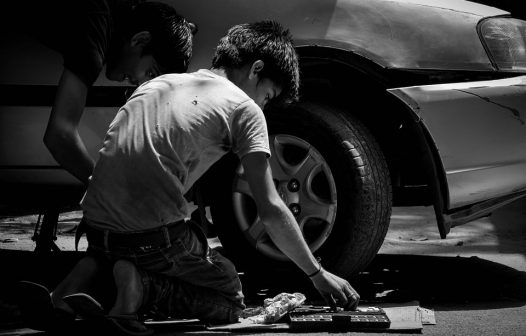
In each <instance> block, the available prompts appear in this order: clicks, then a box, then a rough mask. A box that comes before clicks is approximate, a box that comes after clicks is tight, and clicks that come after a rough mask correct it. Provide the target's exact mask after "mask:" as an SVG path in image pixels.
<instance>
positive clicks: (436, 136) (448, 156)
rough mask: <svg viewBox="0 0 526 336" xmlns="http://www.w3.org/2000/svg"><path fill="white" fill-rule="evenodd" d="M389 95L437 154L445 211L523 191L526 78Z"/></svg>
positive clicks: (525, 185)
mask: <svg viewBox="0 0 526 336" xmlns="http://www.w3.org/2000/svg"><path fill="white" fill-rule="evenodd" d="M388 91H389V92H390V93H391V94H393V95H394V96H396V97H397V98H399V99H400V100H401V101H402V102H404V103H405V104H406V105H407V107H408V108H409V109H411V110H412V112H413V113H414V115H415V116H416V117H417V118H418V120H420V123H421V125H422V126H423V127H424V128H425V129H426V130H427V132H428V134H429V135H430V139H431V141H432V142H433V144H432V146H431V147H433V148H436V149H437V154H438V155H437V157H438V158H439V160H438V161H439V162H437V163H436V165H437V168H438V169H439V170H441V171H442V172H443V175H444V176H445V177H446V184H447V190H442V192H445V193H446V195H444V196H445V197H444V199H445V200H446V204H444V207H445V209H446V211H450V212H451V211H454V209H458V208H462V207H465V206H469V205H472V204H475V203H478V202H483V201H487V200H491V199H497V198H499V197H502V196H505V195H509V194H513V193H520V192H522V191H524V190H526V99H525V97H526V76H518V77H513V78H507V79H499V80H491V81H477V82H464V83H451V84H439V85H424V86H412V87H403V88H393V89H389V90H388Z"/></svg>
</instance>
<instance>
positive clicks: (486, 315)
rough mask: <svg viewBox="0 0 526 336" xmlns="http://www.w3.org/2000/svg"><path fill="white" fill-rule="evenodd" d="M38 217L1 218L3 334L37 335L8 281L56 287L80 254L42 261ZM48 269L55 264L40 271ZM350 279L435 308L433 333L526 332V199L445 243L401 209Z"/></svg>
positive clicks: (372, 293)
mask: <svg viewBox="0 0 526 336" xmlns="http://www.w3.org/2000/svg"><path fill="white" fill-rule="evenodd" d="M36 220H37V217H36V216H26V217H16V218H0V260H1V264H2V265H3V266H4V267H3V272H2V277H1V278H2V281H3V282H2V284H3V285H2V288H1V289H2V291H1V293H2V294H3V295H2V296H0V298H5V299H4V301H3V302H0V303H1V306H0V309H1V310H0V326H3V329H4V331H3V332H1V331H0V335H8V334H9V335H18V334H23V333H34V332H32V331H31V330H29V329H23V330H18V331H12V330H11V331H10V330H9V329H10V328H13V327H16V326H19V324H17V321H18V323H19V317H18V316H17V315H16V305H15V304H13V300H14V298H13V296H12V288H9V286H10V285H12V282H9V279H11V280H16V279H19V278H20V277H23V276H28V275H31V276H33V277H35V276H37V277H41V278H42V279H43V281H48V283H49V284H50V286H52V283H53V281H56V279H57V278H60V276H61V275H62V274H63V273H64V272H66V271H67V269H68V267H70V265H72V264H73V263H74V262H75V260H76V258H77V257H78V254H75V253H73V252H66V253H62V254H61V256H60V257H55V260H54V261H53V263H51V264H46V262H49V260H48V261H43V260H39V259H35V258H34V256H33V254H32V253H31V252H29V251H31V250H32V249H33V248H34V243H33V242H32V241H31V235H32V231H33V226H34V223H35V222H36ZM78 220H79V214H78V213H76V212H70V213H67V214H65V215H64V216H62V217H61V223H60V226H59V236H58V237H59V238H58V240H57V245H58V246H59V247H61V249H63V250H64V251H72V250H73V248H72V246H73V245H72V241H73V233H72V232H71V229H72V228H73V227H74V225H75V224H76V223H77V222H78ZM211 243H212V244H216V245H217V244H218V242H217V240H211ZM84 248H85V242H84V241H82V242H81V249H84ZM43 265H48V266H46V267H45V271H41V270H40V271H39V267H44V266H43ZM49 265H51V266H49ZM256 280H257V281H256ZM242 281H243V283H244V286H245V291H246V292H247V293H248V295H247V296H248V297H249V299H251V300H258V299H259V300H262V298H263V296H261V295H260V294H266V295H267V296H270V295H272V294H274V293H277V292H280V291H292V290H296V291H304V292H305V293H307V295H310V294H312V293H311V292H309V291H311V289H310V288H309V284H308V283H307V282H305V281H304V279H299V278H295V277H294V276H293V275H292V276H291V277H289V278H288V279H287V280H286V281H281V282H276V281H274V279H272V278H271V277H269V276H268V275H261V274H244V275H243V276H242ZM351 282H352V283H353V285H354V286H355V288H356V289H357V290H358V291H359V292H360V294H361V295H362V298H363V299H364V302H369V303H371V304H374V303H385V302H409V301H413V300H417V301H418V302H420V305H421V306H422V307H424V308H429V309H432V310H434V312H435V316H436V320H437V324H436V325H434V326H425V327H424V329H423V333H424V334H427V335H477V336H479V335H526V320H525V319H524V316H526V199H523V200H520V201H517V202H515V203H513V204H510V205H509V206H507V207H505V208H502V209H500V210H498V211H496V212H495V213H493V214H492V215H491V216H490V217H486V218H483V219H480V220H477V221H474V222H472V223H469V224H466V225H464V226H461V227H458V228H454V229H453V230H452V232H451V233H450V235H449V236H448V239H446V240H441V239H440V238H439V234H438V230H437V228H436V222H435V220H434V216H433V211H432V209H431V208H423V207H416V208H396V209H395V210H394V211H393V216H392V219H391V225H390V228H389V232H388V235H387V237H386V240H385V242H384V244H383V246H382V248H381V250H380V253H379V254H378V256H377V258H376V259H375V260H374V262H373V263H372V264H371V266H370V267H369V268H368V269H367V270H366V271H365V272H363V273H362V274H360V275H359V276H357V277H356V278H355V279H351ZM162 334H163V335H172V334H174V332H165V333H162ZM179 334H180V333H179ZM186 334H190V332H186ZM198 334H203V332H200V333H198ZM245 334H246V333H245ZM214 335H218V333H214ZM274 335H275V333H274ZM373 335H380V334H376V333H374V334H373Z"/></svg>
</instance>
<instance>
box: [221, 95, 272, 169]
mask: <svg viewBox="0 0 526 336" xmlns="http://www.w3.org/2000/svg"><path fill="white" fill-rule="evenodd" d="M230 129H231V133H232V151H233V152H234V153H235V154H236V155H237V156H238V157H239V158H240V159H241V158H243V156H245V155H247V154H250V153H255V152H264V153H266V154H267V155H268V156H270V146H269V140H268V130H267V122H266V120H265V115H264V114H263V111H261V109H260V108H259V106H257V105H256V103H255V102H254V101H253V100H248V101H246V102H244V103H242V104H240V105H239V106H238V107H237V109H236V110H235V111H234V113H233V114H232V120H231V125H230Z"/></svg>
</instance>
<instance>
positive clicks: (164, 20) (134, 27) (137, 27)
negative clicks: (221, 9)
mask: <svg viewBox="0 0 526 336" xmlns="http://www.w3.org/2000/svg"><path fill="white" fill-rule="evenodd" d="M141 31H148V32H150V34H151V36H152V39H151V41H150V43H149V44H148V45H147V46H146V47H145V48H144V51H143V52H144V53H145V54H151V55H152V56H153V58H154V59H155V61H156V62H157V64H158V65H159V67H160V70H161V72H162V73H170V72H179V73H181V72H186V70H187V69H188V64H189V63H190V58H191V57H192V35H193V34H194V33H195V32H196V31H197V28H196V26H195V25H194V24H193V23H190V22H188V21H186V19H185V18H184V17H182V16H181V15H179V14H177V12H176V10H175V9H174V8H173V7H171V6H169V5H167V4H165V3H161V2H155V1H151V2H140V3H139V4H137V5H136V6H134V7H133V11H132V13H131V17H130V20H129V21H128V34H129V35H130V36H133V35H134V34H136V33H138V32H141Z"/></svg>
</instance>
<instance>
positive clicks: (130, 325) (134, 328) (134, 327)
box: [106, 314, 154, 336]
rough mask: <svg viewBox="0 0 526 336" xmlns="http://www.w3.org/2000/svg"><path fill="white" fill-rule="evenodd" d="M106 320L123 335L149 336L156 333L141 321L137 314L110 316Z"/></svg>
mask: <svg viewBox="0 0 526 336" xmlns="http://www.w3.org/2000/svg"><path fill="white" fill-rule="evenodd" d="M106 318H107V320H108V321H109V322H110V324H111V326H112V327H114V328H116V329H117V331H119V332H120V333H122V334H123V335H134V336H148V335H152V334H153V332H154V331H153V329H150V328H148V327H147V326H146V325H145V324H144V323H142V322H141V321H139V317H138V316H137V314H123V315H108V316H106Z"/></svg>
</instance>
